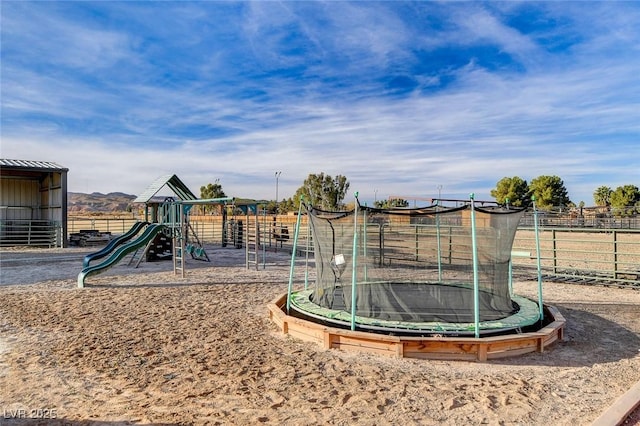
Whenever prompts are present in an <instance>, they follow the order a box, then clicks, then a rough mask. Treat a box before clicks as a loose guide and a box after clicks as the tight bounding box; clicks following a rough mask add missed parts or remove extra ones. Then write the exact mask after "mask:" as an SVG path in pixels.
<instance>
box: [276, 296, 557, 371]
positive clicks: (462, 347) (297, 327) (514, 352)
mask: <svg viewBox="0 0 640 426" xmlns="http://www.w3.org/2000/svg"><path fill="white" fill-rule="evenodd" d="M286 302H287V295H286V294H284V295H282V296H279V297H278V298H276V299H275V300H273V301H272V302H271V303H269V304H268V305H267V308H268V309H269V318H270V319H271V321H273V322H274V323H275V324H276V325H277V326H278V328H279V329H280V331H281V332H282V333H284V334H286V335H290V336H292V337H294V338H297V339H300V340H303V341H306V342H314V343H317V344H318V345H320V346H321V347H322V348H324V349H342V350H345V351H351V352H366V353H374V354H378V355H384V356H388V357H393V358H422V359H436V360H459V361H480V362H484V361H487V360H491V359H499V358H506V357H511V356H518V355H524V354H527V353H530V352H540V353H542V352H544V350H545V348H547V347H548V346H549V345H551V344H553V343H554V342H556V341H562V339H563V333H564V326H565V323H566V321H565V319H564V317H563V316H562V314H561V313H560V311H558V310H557V309H556V308H554V307H553V306H548V305H544V311H545V315H546V316H549V318H550V319H551V322H550V323H549V324H548V325H546V326H545V327H543V328H541V329H540V330H538V331H535V332H528V333H521V334H507V335H501V336H491V337H478V338H476V337H448V336H442V337H422V336H420V337H414V336H390V335H386V334H377V333H369V332H363V331H351V330H345V329H340V328H334V327H328V326H324V325H322V324H318V323H315V322H312V321H308V320H304V319H300V318H296V317H293V316H290V315H287V313H286Z"/></svg>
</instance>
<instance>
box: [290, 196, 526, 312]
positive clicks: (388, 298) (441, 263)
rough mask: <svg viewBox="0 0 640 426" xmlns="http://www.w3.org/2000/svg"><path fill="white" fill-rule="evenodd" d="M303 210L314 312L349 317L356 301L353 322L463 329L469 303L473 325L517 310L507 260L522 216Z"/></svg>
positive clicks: (441, 210) (510, 212) (509, 212)
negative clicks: (311, 253)
mask: <svg viewBox="0 0 640 426" xmlns="http://www.w3.org/2000/svg"><path fill="white" fill-rule="evenodd" d="M304 209H305V210H306V214H307V218H308V223H309V227H310V234H311V239H312V241H313V247H314V256H315V270H316V281H315V285H312V288H310V289H309V290H310V293H309V295H308V297H307V299H308V301H309V302H311V304H313V305H315V306H317V307H319V309H321V310H325V311H327V310H328V312H352V304H353V300H354V299H355V309H356V311H355V315H357V316H358V317H359V318H369V319H372V320H373V321H375V320H384V321H399V322H403V323H411V322H418V323H426V322H445V323H470V322H473V321H474V316H475V302H476V300H475V298H476V297H477V306H478V312H479V320H480V321H495V320H500V319H501V318H505V317H508V316H511V315H514V314H516V313H517V311H518V309H519V307H518V304H517V303H515V302H514V301H513V300H512V298H511V296H510V288H509V261H510V256H511V247H512V244H513V239H514V236H515V232H516V228H517V225H518V222H519V220H520V218H521V217H522V215H523V213H524V210H523V209H514V208H507V207H504V206H498V205H495V206H490V207H478V206H472V203H466V204H465V205H464V206H459V207H442V206H438V205H431V206H428V207H423V208H414V209H406V208H402V209H399V208H397V209H375V208H369V207H366V206H359V207H358V208H357V209H356V210H353V211H343V212H328V211H322V210H319V209H317V208H313V207H311V206H304ZM303 211H304V210H303ZM472 218H475V222H474V224H473V226H472ZM473 230H475V238H474V233H473V232H472V231H473ZM474 240H475V241H474ZM474 247H475V250H474ZM474 252H475V253H474ZM474 260H475V261H474ZM353 283H355V286H356V288H355V293H352V285H353ZM476 286H477V289H478V291H475V290H474V288H476ZM354 296H355V297H354ZM321 315H325V314H321Z"/></svg>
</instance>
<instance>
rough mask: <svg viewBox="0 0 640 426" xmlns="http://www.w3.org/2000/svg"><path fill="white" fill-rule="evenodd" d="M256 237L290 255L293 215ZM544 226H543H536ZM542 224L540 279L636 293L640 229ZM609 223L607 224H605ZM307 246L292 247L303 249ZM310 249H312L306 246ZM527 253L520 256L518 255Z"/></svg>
mask: <svg viewBox="0 0 640 426" xmlns="http://www.w3.org/2000/svg"><path fill="white" fill-rule="evenodd" d="M135 222H136V219H133V218H131V219H82V218H71V219H69V221H68V231H69V233H70V234H71V233H74V232H79V231H80V230H97V231H100V232H111V233H113V234H121V233H125V232H126V231H128V230H129V229H130V228H131V227H132V226H133V224H134V223H135ZM524 222H525V223H524V226H523V223H522V222H521V226H520V227H519V228H518V231H517V233H516V237H515V241H514V244H513V251H514V252H518V253H519V256H517V257H513V266H514V270H515V271H516V272H520V273H522V274H524V275H528V274H532V273H533V269H535V268H536V253H535V249H536V247H535V233H534V229H533V228H532V227H530V226H527V223H526V220H525V221H524ZM190 223H191V226H192V227H193V229H194V230H195V232H196V233H197V235H198V238H199V239H200V240H201V241H202V242H203V243H207V244H221V242H222V238H223V229H222V219H221V218H220V217H217V216H198V217H193V218H192V219H191V221H190ZM259 223H260V226H261V231H260V237H261V241H262V243H263V244H265V245H266V246H267V247H269V248H275V249H278V250H285V251H289V252H291V250H292V249H293V229H294V224H295V216H292V217H282V216H279V217H278V218H277V219H276V220H275V221H274V220H273V217H268V218H266V219H264V218H263V217H260V218H259ZM542 223H544V222H542ZM548 223H549V222H547V226H545V225H543V226H542V227H541V228H540V251H541V253H540V257H541V269H542V272H543V274H544V278H545V280H548V281H554V280H556V281H558V280H559V281H567V282H575V283H584V284H590V283H594V284H596V283H604V284H606V283H610V284H614V285H619V286H630V287H634V288H635V287H637V288H639V289H640V229H637V228H636V229H629V228H627V227H626V226H623V225H628V223H626V222H621V221H619V222H616V224H617V225H618V227H615V228H614V227H609V228H580V227H559V226H556V224H555V223H553V224H552V225H551V226H548ZM609 224H610V225H611V224H612V223H609ZM306 226H307V225H306V220H304V218H303V221H302V225H301V231H300V236H301V237H302V238H305V235H307V232H306V230H305V227H306ZM282 228H288V230H289V232H290V237H291V238H290V239H288V240H282V239H279V240H276V239H275V237H274V233H273V232H272V231H273V229H282ZM307 246H308V244H306V243H302V244H300V243H299V244H298V250H305V249H306V247H307ZM310 250H313V246H312V245H310ZM523 253H525V254H527V255H526V256H523V255H522V254H523Z"/></svg>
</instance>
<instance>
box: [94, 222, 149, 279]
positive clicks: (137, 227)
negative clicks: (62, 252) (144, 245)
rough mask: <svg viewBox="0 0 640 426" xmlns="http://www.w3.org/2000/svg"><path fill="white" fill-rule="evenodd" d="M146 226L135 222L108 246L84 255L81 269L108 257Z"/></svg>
mask: <svg viewBox="0 0 640 426" xmlns="http://www.w3.org/2000/svg"><path fill="white" fill-rule="evenodd" d="M148 224H149V222H136V223H135V224H134V225H133V226H132V227H131V229H129V230H128V231H127V232H126V233H125V234H122V235H120V236H119V237H117V238H114V239H113V240H111V241H109V244H107V245H106V246H104V247H103V248H102V249H100V250H98V251H97V252H95V253H91V254H88V255H86V256H85V257H84V261H83V262H82V268H83V269H84V268H86V267H87V266H89V263H91V262H92V261H94V260H98V259H102V258H103V257H106V256H108V255H109V253H111V252H112V251H113V250H115V249H116V248H118V247H120V246H121V245H122V244H124V243H126V242H127V241H129V240H130V239H132V238H133V237H135V236H136V235H138V233H139V232H140V230H141V229H142V228H144V227H145V226H147V225H148Z"/></svg>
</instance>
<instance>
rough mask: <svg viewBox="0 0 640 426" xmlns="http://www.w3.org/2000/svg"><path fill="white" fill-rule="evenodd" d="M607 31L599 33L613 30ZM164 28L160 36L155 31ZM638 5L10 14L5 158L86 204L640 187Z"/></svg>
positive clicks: (68, 6) (351, 5)
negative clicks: (215, 185) (522, 186)
mask: <svg viewBox="0 0 640 426" xmlns="http://www.w3.org/2000/svg"><path fill="white" fill-rule="evenodd" d="M595 17H598V19H597V21H594V18H595ZM150 18H153V19H150ZM639 18H640V6H638V5H637V4H634V3H624V2H622V3H618V2H616V3H609V2H602V3H598V2H596V3H590V7H589V8H584V7H582V5H580V4H575V3H571V2H552V3H526V2H525V3H520V2H518V3H489V4H482V3H458V2H453V3H435V2H424V3H408V2H407V3H405V2H382V3H380V2H326V3H325V2H282V3H275V2H243V3H218V2H204V3H203V2H193V3H192V2H181V3H173V2H168V3H167V2H160V3H129V2H119V3H112V2H95V3H92V2H81V3H73V2H71V3H39V2H35V3H25V2H7V3H3V14H2V56H3V60H2V65H1V67H2V81H1V91H2V130H1V131H2V154H1V155H2V156H3V157H6V158H24V159H36V160H50V161H56V162H58V163H60V164H63V165H65V166H67V167H69V168H70V175H69V180H70V187H71V190H72V191H87V190H88V191H100V192H110V191H124V192H130V193H139V192H141V191H142V190H144V188H145V187H146V186H147V185H148V184H149V183H151V182H152V181H153V180H154V179H155V178H156V177H157V176H159V175H162V174H165V173H176V174H178V175H179V176H180V177H181V178H182V179H183V180H185V182H186V183H187V184H188V185H189V186H190V187H191V188H192V190H194V191H196V192H197V191H198V189H199V187H200V186H201V185H204V184H206V183H209V182H213V181H214V180H215V179H220V182H221V183H222V185H223V188H224V189H225V191H226V192H227V193H229V194H231V195H235V196H241V197H254V198H273V196H274V195H275V194H274V186H275V179H274V172H275V171H282V172H283V173H282V175H281V177H280V179H279V185H280V191H279V194H280V196H281V197H288V196H291V195H292V194H293V192H294V191H295V190H296V188H297V187H299V186H300V185H301V183H302V181H303V180H304V179H305V177H306V176H307V175H308V174H309V173H319V172H325V173H329V174H332V175H336V174H343V175H345V176H347V178H349V180H350V181H351V188H352V190H354V191H356V190H357V191H359V192H360V194H361V195H362V196H363V197H365V198H366V197H368V198H369V199H373V194H374V190H377V191H376V194H377V197H378V198H384V197H385V196H387V195H392V194H394V195H398V194H406V195H414V196H433V195H434V194H435V193H436V192H437V187H438V186H439V185H442V186H443V194H444V195H446V196H466V195H467V194H468V193H470V192H475V193H476V194H479V196H480V197H481V198H485V199H486V198H489V196H488V193H489V191H490V189H491V188H492V187H493V186H494V185H495V183H496V182H497V181H498V180H499V179H501V178H502V177H504V176H515V175H518V176H521V177H522V178H524V179H527V180H530V179H532V178H534V177H536V176H538V175H541V174H554V175H559V176H560V177H562V178H563V179H564V181H565V184H566V185H567V188H568V190H569V195H570V197H571V198H572V199H573V200H574V201H576V202H578V201H580V200H584V201H585V202H587V203H590V202H591V201H592V199H591V194H592V192H593V189H595V188H596V187H597V186H599V185H609V186H613V187H615V186H617V185H622V184H628V183H632V184H636V185H640V172H639V170H640V149H639V148H638V146H639V145H638V142H639V141H638V135H640V113H639V112H638V111H640V84H638V79H637V76H638V73H639V72H640V59H638V58H640V55H639V53H640V52H638V50H639V49H640V47H639V46H640V30H639V29H638V28H637V25H635V23H637V22H638V20H640V19H639Z"/></svg>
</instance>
